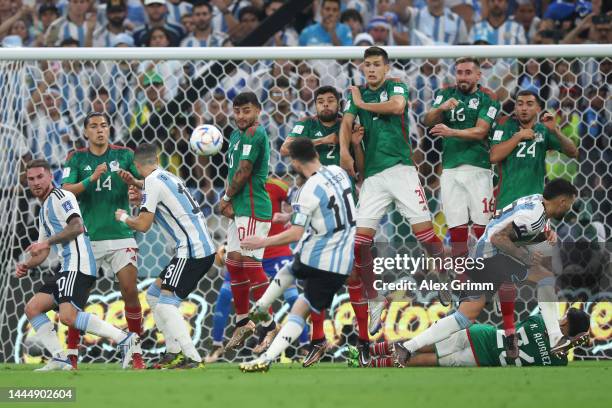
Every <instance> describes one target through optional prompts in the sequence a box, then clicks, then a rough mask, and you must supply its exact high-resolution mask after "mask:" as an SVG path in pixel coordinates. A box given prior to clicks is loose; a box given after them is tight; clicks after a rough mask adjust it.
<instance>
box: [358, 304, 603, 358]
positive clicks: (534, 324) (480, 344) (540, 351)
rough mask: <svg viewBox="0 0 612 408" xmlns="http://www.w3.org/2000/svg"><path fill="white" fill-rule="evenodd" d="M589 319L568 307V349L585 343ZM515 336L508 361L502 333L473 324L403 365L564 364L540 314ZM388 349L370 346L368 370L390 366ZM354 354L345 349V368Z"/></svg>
mask: <svg viewBox="0 0 612 408" xmlns="http://www.w3.org/2000/svg"><path fill="white" fill-rule="evenodd" d="M590 320H591V317H590V316H589V315H588V314H587V313H585V312H583V311H582V310H579V309H576V308H570V309H568V311H567V313H566V314H565V316H563V318H562V319H561V320H560V321H559V326H560V327H561V331H562V333H563V335H564V336H566V337H567V338H569V339H572V341H571V347H575V346H579V345H583V344H587V343H588V341H589V340H588V338H589V337H588V336H589V334H588V332H589V326H590ZM517 334H518V337H519V339H520V340H519V356H518V358H516V359H509V358H508V356H507V355H506V350H505V348H504V340H503V338H504V331H503V330H497V328H496V327H495V326H492V325H488V324H473V325H471V326H470V327H468V328H467V329H463V330H461V331H458V332H456V333H453V334H452V335H451V336H450V337H449V338H447V339H444V340H442V341H439V342H437V343H436V344H434V345H433V346H426V347H423V348H421V349H419V350H417V352H416V354H415V355H414V356H413V357H411V359H410V361H408V363H407V364H406V366H407V367H414V366H430V367H433V366H440V367H474V366H479V367H499V366H506V365H508V364H509V363H510V364H515V365H517V366H560V365H561V366H565V365H567V357H566V356H565V354H563V355H560V356H557V355H555V354H553V353H552V352H551V349H550V346H549V344H550V342H549V336H548V333H547V331H546V325H545V324H544V319H542V316H541V315H534V316H530V317H528V318H527V319H526V320H524V321H523V322H521V323H519V324H518V326H517ZM392 347H393V346H392V345H390V344H389V343H387V342H381V343H376V344H373V345H372V346H370V353H371V354H372V356H375V358H373V359H372V364H371V367H394V363H393V358H392V354H393V353H392V350H391V349H392ZM568 350H569V348H568ZM358 354H359V352H358V350H357V349H356V348H355V347H352V346H349V349H348V351H347V355H348V364H349V367H358V366H359V364H358V361H357V359H358ZM508 360H511V361H508ZM512 360H513V361H512Z"/></svg>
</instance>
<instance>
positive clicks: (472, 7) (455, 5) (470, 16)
mask: <svg viewBox="0 0 612 408" xmlns="http://www.w3.org/2000/svg"><path fill="white" fill-rule="evenodd" d="M486 1H487V0H445V1H444V5H445V6H446V7H448V8H450V9H451V10H452V11H453V13H456V14H458V15H459V17H461V18H462V19H463V21H464V22H465V25H466V28H467V30H468V32H469V30H470V29H471V28H472V26H473V25H474V23H475V22H476V21H479V20H480V19H481V15H484V13H483V12H482V5H483V4H484V5H485V6H486Z"/></svg>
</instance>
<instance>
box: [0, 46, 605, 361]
mask: <svg viewBox="0 0 612 408" xmlns="http://www.w3.org/2000/svg"><path fill="white" fill-rule="evenodd" d="M23 51H26V50H23ZM27 51H28V53H29V54H26V53H25V52H24V53H20V52H21V50H2V52H1V53H0V84H1V89H2V93H1V95H0V115H1V116H2V120H1V121H0V282H1V287H0V291H1V296H0V334H1V336H0V360H1V361H5V362H38V361H40V360H41V358H42V357H43V355H44V352H43V351H42V349H41V347H40V344H39V343H38V342H37V339H36V336H35V333H34V331H33V329H32V327H30V325H29V323H28V321H27V319H26V318H25V315H24V306H25V303H26V302H27V300H28V299H29V298H30V297H31V296H32V294H33V293H35V290H36V288H37V287H38V286H39V285H41V283H42V282H43V279H44V277H45V275H47V274H51V273H52V270H53V268H54V266H55V265H56V263H57V258H54V257H53V256H51V257H50V258H49V259H48V261H47V262H45V264H43V265H41V267H39V268H37V269H35V270H32V271H30V273H29V276H28V277H26V278H24V279H17V278H15V276H14V271H15V264H16V263H17V262H19V261H22V260H23V259H24V258H25V254H24V250H25V248H26V247H27V246H28V245H29V244H30V243H31V242H33V241H35V240H36V239H37V236H38V232H37V215H38V211H39V207H40V205H39V203H38V202H37V200H36V199H34V198H33V197H32V195H31V193H30V192H29V191H28V190H27V188H26V186H25V179H24V170H23V166H24V163H25V162H26V161H27V160H29V159H30V158H45V159H47V160H48V161H49V162H50V163H51V166H52V170H53V175H54V179H55V181H56V182H57V183H59V182H60V180H61V174H62V170H61V168H62V164H63V162H64V160H65V157H66V155H67V153H68V152H69V151H71V150H72V149H74V148H79V147H84V146H85V145H86V141H85V140H84V138H83V132H82V130H83V119H84V116H85V115H86V114H87V112H90V111H92V110H94V111H100V112H105V113H106V114H107V115H108V117H109V118H110V122H111V127H112V132H111V142H112V143H114V144H119V145H127V146H130V147H134V146H136V145H137V144H139V143H142V142H145V141H146V142H155V143H157V144H158V145H159V146H160V148H161V156H160V159H161V163H162V165H163V167H164V168H166V169H167V170H168V171H170V172H172V173H175V174H177V175H179V176H180V177H182V178H183V179H184V180H185V182H186V186H188V188H189V189H190V190H191V193H192V195H193V197H195V198H196V199H197V201H198V202H199V203H200V204H201V208H202V211H203V213H204V214H205V216H206V219H207V222H208V227H209V230H210V232H211V235H212V237H213V239H214V241H215V243H216V244H217V245H218V246H220V245H223V244H224V242H225V235H226V226H227V220H226V219H225V218H224V217H222V216H221V215H220V213H219V212H218V211H217V204H218V202H219V199H220V197H221V196H222V194H223V192H224V189H225V185H226V177H227V162H226V161H225V158H224V154H223V153H224V152H225V149H226V148H227V144H228V142H227V137H228V136H229V134H230V132H231V130H232V128H233V123H232V115H231V100H232V98H233V97H234V96H235V95H236V94H238V93H239V92H242V91H246V90H249V91H253V92H255V93H256V94H257V96H258V97H259V99H260V101H261V102H262V104H263V109H262V115H261V120H260V122H261V123H262V124H263V125H264V126H265V127H266V128H267V130H268V134H269V137H270V143H271V148H272V152H271V157H270V174H271V176H273V177H277V178H280V179H283V180H285V181H286V182H287V183H288V184H289V185H290V186H293V185H294V179H295V174H294V173H293V172H292V170H291V168H290V166H289V162H288V160H287V159H286V158H283V157H281V156H280V153H279V149H280V146H281V144H282V142H283V141H284V140H285V138H286V137H287V135H288V134H289V132H290V131H291V130H292V128H293V126H294V124H295V123H296V121H298V120H299V119H300V118H302V117H303V116H306V115H315V114H316V111H315V106H314V103H313V93H314V91H315V90H316V89H317V88H318V87H319V86H323V85H332V86H334V87H336V88H337V89H338V90H339V91H340V92H341V94H343V95H344V97H346V95H347V94H348V87H349V86H350V85H363V84H364V76H363V74H362V73H361V72H360V70H359V63H360V61H359V59H360V56H361V55H362V53H363V50H362V49H359V48H353V47H342V49H338V48H334V49H331V48H328V49H322V48H316V47H315V48H313V49H309V48H308V49H304V48H286V49H283V48H256V49H236V48H218V49H200V50H197V49H189V50H185V49H161V50H160V49H138V50H134V49H76V50H69V49H63V50H62V49H44V50H40V51H41V53H40V54H39V53H34V55H36V57H32V51H31V50H27ZM461 55H475V56H478V57H481V58H482V68H481V70H482V79H481V84H482V86H485V87H487V88H490V89H491V90H492V91H493V92H494V93H495V95H496V96H497V98H498V100H499V101H500V103H501V106H502V115H511V114H512V112H513V110H514V102H513V101H514V97H515V95H516V93H517V92H518V91H519V90H522V89H531V90H534V91H535V92H537V93H538V94H539V95H540V97H541V99H542V100H543V101H544V103H545V108H546V109H547V110H548V111H550V112H551V113H553V115H554V116H555V120H556V121H557V123H558V126H559V128H560V129H561V131H562V132H563V133H564V134H565V135H566V136H568V137H569V138H570V139H571V140H572V141H573V142H574V143H575V144H576V146H578V148H579V158H578V159H577V160H575V159H570V158H568V157H566V156H564V155H562V154H560V153H558V152H549V153H548V155H547V157H546V163H547V177H548V178H556V177H564V178H567V179H568V180H571V181H572V182H573V183H574V184H575V185H576V186H577V187H578V189H579V190H580V198H579V200H578V202H577V204H575V206H574V209H573V210H572V212H571V214H570V215H568V217H566V219H564V220H563V221H562V222H560V223H558V224H557V225H556V228H557V234H558V235H559V245H558V248H559V251H558V252H557V253H558V256H557V258H556V259H557V261H556V262H557V264H556V265H557V267H556V268H555V273H556V274H557V286H558V290H559V293H560V296H561V302H560V310H559V312H560V315H561V314H562V313H563V312H564V311H565V310H567V308H568V307H571V306H573V307H578V308H581V309H584V310H585V311H587V312H588V313H590V315H591V335H592V338H593V340H594V341H593V344H592V345H591V346H590V347H585V348H578V349H575V350H574V353H573V356H572V357H573V358H576V359H586V358H596V359H601V358H610V357H611V356H612V303H610V299H611V294H612V293H611V291H610V274H611V270H610V246H609V245H608V244H607V238H608V236H609V235H610V233H611V229H610V227H611V225H612V208H611V205H612V204H611V201H610V193H609V189H610V185H611V183H610V182H611V179H612V171H611V169H610V163H611V162H612V157H611V156H610V154H611V153H610V152H611V146H610V135H611V134H612V128H611V123H612V122H610V112H612V98H610V85H611V84H612V52H610V49H609V48H608V49H607V51H605V52H603V51H602V49H601V48H597V47H591V48H589V47H583V46H580V48H577V47H571V46H570V47H563V46H559V47H555V46H540V47H537V48H536V47H511V48H508V47H422V48H421V47H403V48H401V47H398V48H397V49H393V50H391V56H392V61H391V72H390V73H389V76H390V77H394V78H398V79H400V80H401V81H403V82H405V83H406V84H407V85H408V88H409V90H410V98H409V107H410V123H409V137H410V141H411V144H412V147H413V155H414V156H413V158H414V160H415V162H416V164H417V166H418V170H419V174H420V177H421V182H422V184H423V187H424V190H425V196H426V201H427V205H428V206H429V209H430V211H431V213H432V215H433V220H434V224H435V231H436V233H437V234H438V235H439V236H440V237H441V238H445V237H446V235H447V227H446V225H445V218H444V212H443V211H442V208H441V202H440V174H441V149H442V140H441V138H440V137H434V136H431V135H429V134H428V132H427V129H426V128H425V126H424V125H423V124H422V119H423V116H424V114H425V113H426V112H427V111H428V109H429V108H430V107H431V104H432V102H433V100H434V93H435V92H436V90H438V89H440V88H442V87H445V86H452V85H453V84H454V70H453V59H454V58H456V57H458V56H461ZM202 123H208V124H214V125H215V126H217V127H218V128H219V129H221V131H222V133H223V134H224V135H225V137H226V140H225V143H224V151H223V152H222V153H221V154H219V155H216V156H213V157H211V158H202V157H197V156H195V155H194V154H193V153H192V152H191V151H190V149H189V143H188V142H189V136H190V133H191V130H192V129H193V128H194V127H195V126H197V125H198V124H202ZM490 207H491V203H483V211H485V212H486V211H490ZM137 241H138V243H139V251H140V252H139V268H138V273H139V288H140V289H141V297H140V301H141V304H142V306H143V313H144V327H145V331H146V337H145V339H144V343H143V349H144V352H145V357H154V356H155V355H156V354H158V353H160V352H161V351H162V350H163V348H164V340H163V337H162V335H161V334H160V333H159V332H157V330H156V329H155V327H154V323H153V317H152V314H151V313H150V310H149V308H148V305H147V302H146V299H145V296H144V290H146V287H147V286H148V285H150V284H151V282H152V281H153V279H154V278H155V277H156V276H157V275H158V274H159V272H160V271H161V269H162V268H163V267H164V266H165V265H166V264H167V262H168V261H169V259H170V258H171V256H172V253H171V250H172V248H169V247H168V242H167V240H165V239H164V237H163V236H162V235H161V233H160V231H159V230H158V229H157V228H153V229H152V230H151V231H150V232H148V233H146V234H137ZM446 241H447V242H448V238H446ZM376 242H377V243H378V245H379V248H382V250H383V251H385V250H388V251H391V252H393V251H399V250H400V249H402V248H404V249H405V248H409V249H410V250H416V244H414V243H415V242H416V239H415V237H414V236H413V234H412V232H411V229H410V226H409V224H408V223H407V222H406V221H405V220H404V219H403V218H402V217H401V215H400V214H399V213H398V212H397V211H396V210H395V209H394V208H391V209H390V211H389V213H388V215H387V216H386V217H385V218H384V219H383V221H382V223H381V225H380V228H379V232H378V234H377V236H376ZM225 273H226V271H225V269H224V268H220V267H217V266H214V267H213V268H212V269H211V270H210V272H209V273H208V274H207V275H206V276H205V277H204V278H203V279H202V281H201V282H200V284H199V287H198V289H197V290H196V291H194V292H193V293H192V294H191V295H190V296H189V298H188V299H186V301H184V302H183V303H182V305H181V311H182V312H183V313H184V315H185V316H186V317H187V318H188V319H189V321H190V324H191V335H192V337H193V340H194V342H196V344H197V346H198V349H199V350H200V351H201V353H202V354H204V353H206V352H207V351H208V350H210V347H211V342H212V338H211V329H212V324H213V316H214V312H215V311H214V305H215V302H216V300H217V296H218V294H219V291H220V288H221V286H222V285H223V281H224V275H225ZM576 282H577V283H576ZM520 293H521V299H525V301H520V302H517V320H522V319H524V318H526V317H527V316H529V315H530V314H533V313H535V312H537V302H536V301H535V287H534V286H533V285H529V284H525V285H523V286H521V288H520ZM86 310H87V311H88V312H91V313H95V314H97V315H98V316H100V317H102V318H104V319H106V320H107V321H109V322H111V323H113V324H115V325H117V326H119V327H123V328H125V327H126V323H125V319H124V317H123V301H122V299H121V294H120V292H119V289H118V284H117V282H116V281H115V280H114V279H113V277H112V276H111V275H110V274H109V273H108V272H107V273H105V274H104V277H101V278H99V279H98V280H97V283H96V285H95V289H94V290H93V291H92V293H91V296H90V299H89V304H88V306H87V309H86ZM287 310H288V308H287V306H286V305H283V304H282V303H281V302H280V301H279V302H278V303H277V304H275V311H276V318H277V320H278V321H280V322H282V321H283V319H284V318H285V317H286V315H287ZM449 311H450V308H448V307H444V306H442V305H440V304H439V303H438V302H437V301H435V299H429V300H428V299H424V298H415V299H413V301H412V302H408V301H406V300H405V299H400V300H398V301H393V302H391V303H390V305H389V309H388V311H387V312H386V314H385V318H384V326H383V328H382V329H381V330H380V331H379V333H377V334H376V336H374V340H381V339H387V340H390V341H396V340H399V339H405V338H411V337H413V336H414V335H416V334H418V333H420V332H421V331H423V330H424V329H426V328H427V327H429V326H430V325H431V324H432V323H433V322H435V321H436V320H437V319H439V318H440V317H442V316H444V315H445V314H447V313H448V312H449ZM49 316H50V317H51V318H52V319H53V318H56V317H55V313H54V312H49ZM56 320H57V319H56ZM480 321H481V322H483V323H490V324H496V325H498V324H499V323H500V321H501V318H500V315H499V314H498V312H497V311H496V310H495V307H489V308H487V310H486V311H485V312H484V313H483V315H482V316H481V319H480ZM231 322H233V320H228V329H227V330H226V334H229V333H231V329H232V328H233V324H232V323H231ZM325 332H326V336H327V339H328V341H329V342H330V343H331V344H332V345H333V347H332V348H331V350H330V352H329V353H328V355H327V357H326V358H329V359H332V360H337V359H342V351H343V349H344V348H345V347H346V345H347V344H351V343H352V344H355V342H356V332H355V329H354V314H353V309H352V307H351V304H350V302H349V299H348V295H347V294H346V293H344V292H342V293H341V294H339V295H337V296H336V299H335V301H334V304H333V306H332V307H331V308H330V310H329V311H328V316H327V320H326V322H325ZM58 333H59V335H60V338H61V340H62V341H64V340H65V335H66V327H64V326H63V325H61V324H60V323H59V322H58ZM82 345H83V347H84V348H83V349H82V351H81V356H82V359H83V360H84V361H94V362H111V361H117V358H118V356H117V355H116V351H115V348H114V346H112V345H110V344H108V343H106V342H105V341H102V340H101V339H100V338H97V337H95V336H91V335H86V336H84V337H83V339H82ZM250 355H251V354H250V350H249V348H248V347H247V349H245V350H244V351H242V352H241V353H238V354H229V355H226V356H225V358H226V360H228V361H240V360H241V359H243V358H246V357H249V356H250ZM285 357H287V358H289V357H291V355H290V353H289V354H287V355H286V356H285Z"/></svg>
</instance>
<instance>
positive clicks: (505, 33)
mask: <svg viewBox="0 0 612 408" xmlns="http://www.w3.org/2000/svg"><path fill="white" fill-rule="evenodd" d="M486 1H487V4H488V7H489V15H488V17H487V19H486V20H482V21H479V22H478V23H476V24H474V27H472V30H471V31H470V42H471V43H474V42H475V41H476V39H478V38H485V39H486V40H487V42H488V43H489V44H492V45H515V44H526V43H527V38H526V36H525V30H524V29H523V26H521V25H520V24H519V23H517V22H515V21H512V20H509V19H508V18H507V16H506V14H507V12H508V1H507V0H486Z"/></svg>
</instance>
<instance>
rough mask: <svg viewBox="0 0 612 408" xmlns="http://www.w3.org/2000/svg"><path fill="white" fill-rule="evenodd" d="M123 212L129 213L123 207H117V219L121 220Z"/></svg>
mask: <svg viewBox="0 0 612 408" xmlns="http://www.w3.org/2000/svg"><path fill="white" fill-rule="evenodd" d="M123 214H127V211H125V210H124V209H121V208H119V209H117V211H115V220H117V221H121V216H122V215H123Z"/></svg>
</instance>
